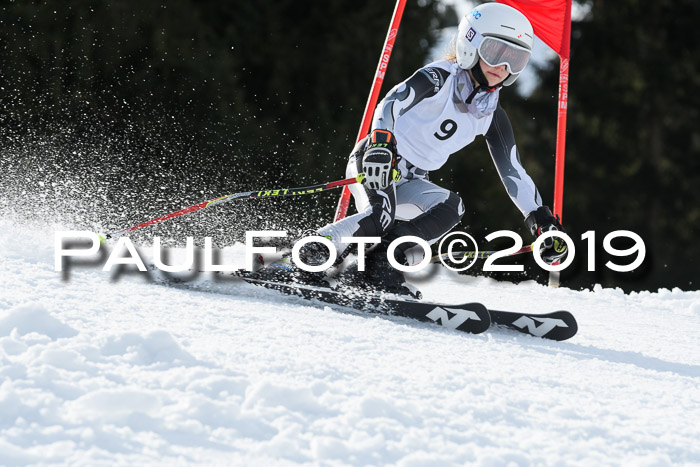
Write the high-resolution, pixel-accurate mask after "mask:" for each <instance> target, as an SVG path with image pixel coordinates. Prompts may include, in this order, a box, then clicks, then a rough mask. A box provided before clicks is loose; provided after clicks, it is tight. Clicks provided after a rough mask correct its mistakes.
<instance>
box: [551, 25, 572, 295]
mask: <svg viewBox="0 0 700 467" xmlns="http://www.w3.org/2000/svg"><path fill="white" fill-rule="evenodd" d="M570 17H571V14H570V13H569V18H570ZM570 38H571V23H570V22H569V23H568V29H567V30H566V31H565V34H564V37H563V39H562V46H561V52H560V53H559V60H560V63H559V111H558V114H557V153H556V160H555V163H554V215H555V216H558V217H559V221H560V222H562V219H563V210H564V159H565V156H566V112H567V109H568V101H569V63H570V60H569V48H570V41H571V39H570ZM562 223H563V222H562ZM548 282H549V286H550V287H559V285H560V284H561V272H560V271H552V272H550V273H549V281H548Z"/></svg>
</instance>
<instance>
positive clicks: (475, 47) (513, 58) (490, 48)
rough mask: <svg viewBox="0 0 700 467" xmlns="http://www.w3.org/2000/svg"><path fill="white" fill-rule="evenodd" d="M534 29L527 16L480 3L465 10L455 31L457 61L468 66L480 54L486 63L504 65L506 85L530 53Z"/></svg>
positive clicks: (503, 7)
mask: <svg viewBox="0 0 700 467" xmlns="http://www.w3.org/2000/svg"><path fill="white" fill-rule="evenodd" d="M533 40H534V33H533V31H532V25H531V24H530V21H529V20H528V19H527V17H526V16H525V15H524V14H522V13H521V12H519V11H518V10H516V9H515V8H513V7H510V6H508V5H503V4H501V3H484V4H482V5H479V6H477V7H475V8H474V9H473V10H472V11H470V12H469V13H467V15H466V16H464V18H462V21H461V22H460V23H459V29H458V31H457V44H456V45H457V47H456V48H457V64H458V65H459V66H460V68H463V69H465V70H470V69H472V68H473V67H474V66H475V65H476V64H477V63H478V62H479V57H481V59H482V60H484V62H486V63H487V64H488V65H490V66H498V65H506V69H507V70H508V72H509V73H510V76H508V78H506V80H505V81H504V82H503V85H504V86H510V85H511V84H513V83H514V82H515V80H516V79H518V76H519V75H520V72H521V71H523V69H524V68H525V65H527V62H528V60H529V59H530V55H531V53H532V42H533Z"/></svg>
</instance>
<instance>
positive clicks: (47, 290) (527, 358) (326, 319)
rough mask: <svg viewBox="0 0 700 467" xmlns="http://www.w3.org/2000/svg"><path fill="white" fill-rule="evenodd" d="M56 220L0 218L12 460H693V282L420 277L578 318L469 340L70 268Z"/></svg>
mask: <svg viewBox="0 0 700 467" xmlns="http://www.w3.org/2000/svg"><path fill="white" fill-rule="evenodd" d="M53 235H54V229H53V228H49V227H45V226H44V227H41V226H40V227H36V226H34V227H32V226H20V225H17V224H13V223H11V222H9V221H7V220H0V284H2V285H1V286H0V287H2V289H1V292H0V464H2V465H17V464H22V465H24V464H34V463H38V464H48V463H62V464H63V463H69V464H76V463H81V464H91V465H92V464H106V463H109V464H133V463H140V464H143V463H148V464H155V463H157V464H184V463H198V464H227V465H228V464H246V465H252V464H256V465H259V464H263V465H264V464H270V465H280V464H282V465H290V464H297V463H298V464H321V465H343V464H352V465H363V464H375V465H380V464H381V465H384V464H395V465H401V466H414V465H415V466H417V465H435V464H445V465H451V464H459V465H463V464H475V465H482V466H500V465H508V464H510V465H530V464H535V465H536V464H546V465H550V464H567V465H597V464H624V465H644V466H647V465H670V464H697V463H700V444H699V443H698V442H697V440H698V439H700V425H698V423H697V420H698V419H700V389H699V388H700V352H699V351H698V350H699V349H700V292H699V291H682V290H680V289H673V290H660V291H658V292H642V293H633V294H625V293H623V292H622V291H621V290H618V289H603V288H601V287H600V286H596V287H593V288H592V289H591V290H584V291H574V290H569V289H566V288H561V289H551V288H548V287H545V286H542V285H538V284H536V283H532V282H530V283H521V284H519V285H515V284H509V283H502V282H496V281H493V280H489V279H483V278H470V277H465V276H457V275H455V274H453V273H451V272H449V271H444V270H442V271H439V272H438V273H437V275H435V276H431V277H430V278H429V279H426V280H419V279H420V278H419V277H414V281H416V285H418V286H419V287H420V288H421V289H422V290H423V292H424V293H425V295H426V299H431V300H439V301H441V302H445V303H458V302H463V301H481V302H483V303H484V304H486V305H487V306H489V307H492V308H496V309H506V310H507V309H525V308H527V309H533V310H534V309H537V310H540V311H542V312H546V311H554V310H556V309H568V310H570V311H572V312H573V313H574V314H575V316H576V318H577V320H578V322H579V334H578V335H577V336H576V337H574V338H573V339H571V340H569V341H565V342H552V341H546V340H542V339H538V338H534V337H530V336H524V335H520V334H515V333H513V332H510V331H506V330H499V329H496V330H491V331H489V332H487V333H485V334H482V335H477V336H474V335H467V334H463V333H460V332H456V331H451V330H448V329H444V328H441V327H439V326H434V325H430V324H424V323H416V322H412V321H409V320H405V319H400V318H381V317H376V316H368V315H364V314H361V313H352V312H343V311H338V310H333V309H331V308H328V307H327V306H324V305H322V304H314V303H308V302H304V301H302V300H301V299H298V298H290V297H285V296H282V295H279V294H277V293H276V292H274V291H270V290H263V289H257V288H255V287H252V286H249V285H247V284H241V283H239V282H238V281H235V280H231V281H224V282H221V281H218V282H217V281H214V280H212V279H210V278H209V277H207V276H204V275H203V276H197V277H196V278H195V280H193V281H192V282H191V283H190V285H191V286H192V287H196V288H197V289H196V290H193V289H191V288H173V287H165V286H162V285H158V284H154V283H152V281H149V279H148V277H147V276H146V275H144V274H143V273H132V272H123V273H122V274H119V275H116V276H115V275H113V274H110V273H105V272H101V271H100V268H99V267H97V266H95V265H76V266H74V267H72V268H71V269H70V271H69V273H68V274H67V278H65V277H64V275H63V274H62V273H60V272H55V271H54V270H53V267H54V258H53V254H54V252H53ZM242 251H243V250H242V247H241V246H240V245H236V246H232V247H231V248H228V249H227V250H226V251H225V256H226V257H230V258H234V259H235V260H236V261H239V262H240V264H242V263H243V256H242ZM173 262H174V261H173Z"/></svg>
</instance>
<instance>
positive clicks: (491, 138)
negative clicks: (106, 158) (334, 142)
mask: <svg viewBox="0 0 700 467" xmlns="http://www.w3.org/2000/svg"><path fill="white" fill-rule="evenodd" d="M533 37H534V36H533V30H532V26H531V25H530V22H529V21H528V19H527V18H526V17H525V15H523V14H522V13H520V12H519V11H518V10H516V9H514V8H512V7H510V6H506V5H503V4H499V3H488V4H482V5H479V6H477V7H475V8H474V9H473V10H472V11H471V12H469V13H468V14H467V15H466V16H465V17H464V18H463V19H462V21H461V22H460V24H459V28H458V32H457V36H456V38H455V41H453V44H454V48H453V53H452V54H450V55H449V56H447V57H445V59H444V60H441V61H437V62H434V63H431V64H429V65H426V66H425V67H423V68H421V69H419V70H418V71H416V73H414V74H413V75H412V76H411V77H410V78H408V79H407V80H406V81H404V82H402V83H400V84H398V85H397V86H396V87H394V88H393V89H392V90H391V91H389V93H388V94H387V96H386V97H385V98H384V99H383V100H382V101H381V102H380V103H379V105H378V106H377V108H376V110H375V113H374V119H373V122H372V128H371V131H370V134H369V135H368V136H367V137H366V138H365V139H363V140H361V141H360V142H359V143H358V144H357V145H356V146H355V148H354V149H353V151H352V154H351V155H350V159H349V162H348V165H347V169H346V172H347V176H348V177H354V176H356V175H357V174H358V173H360V172H363V173H364V175H365V179H364V183H363V184H362V185H352V186H351V192H352V195H353V198H354V201H355V204H356V207H357V210H358V213H357V214H355V215H352V216H349V217H346V218H344V219H342V220H340V221H338V222H335V223H332V224H329V225H326V226H325V227H323V228H321V229H319V230H318V232H317V235H319V236H322V237H326V238H328V239H329V240H330V241H331V242H332V243H333V245H334V246H335V248H336V251H337V252H338V258H340V259H342V258H343V257H345V256H346V255H347V254H348V252H349V251H350V250H351V248H349V245H350V244H348V243H344V242H342V241H341V238H342V237H357V236H364V237H381V238H382V241H381V244H380V245H378V246H377V247H375V248H374V249H373V250H370V251H369V252H368V253H367V256H366V261H365V268H366V270H365V272H364V274H362V273H360V272H359V271H357V267H356V266H354V267H351V268H349V270H348V271H346V273H344V274H343V277H346V278H347V277H352V278H353V281H354V282H356V283H359V285H360V286H365V287H370V288H371V289H372V290H381V291H386V292H393V293H411V294H413V293H412V291H411V290H410V289H407V284H405V282H404V277H403V274H402V273H401V272H400V271H398V270H397V269H395V268H393V267H392V266H391V265H390V264H389V261H388V258H387V246H388V245H389V244H390V243H391V242H392V241H393V240H394V239H396V238H398V237H403V236H408V235H411V236H417V237H419V238H421V239H424V240H426V241H427V242H428V243H429V244H433V243H435V242H436V241H438V240H439V239H440V238H441V237H442V236H443V235H445V234H446V233H448V232H449V231H450V230H452V229H453V228H454V227H455V226H456V225H457V224H458V223H459V222H460V219H461V218H462V215H463V214H464V205H463V203H462V200H461V198H460V197H459V195H457V194H456V193H453V192H451V191H449V190H447V189H445V188H441V187H439V186H438V185H436V184H434V183H432V182H431V181H430V180H429V172H430V171H432V170H437V169H439V168H440V167H441V166H442V165H443V164H444V163H445V162H446V161H447V159H448V157H449V156H450V155H451V154H453V153H455V152H457V151H459V150H460V149H462V148H464V147H465V146H467V145H469V144H470V143H471V142H472V141H474V139H475V137H476V136H477V135H484V136H485V137H486V141H487V143H488V148H489V151H490V153H491V157H492V159H493V162H494V164H495V166H496V169H497V170H498V173H499V175H500V177H501V180H502V181H503V184H504V185H505V188H506V191H507V193H508V195H509V196H510V198H511V200H512V201H513V203H515V205H516V206H517V207H518V209H520V211H521V212H522V214H523V216H524V217H525V224H526V225H527V227H528V228H529V229H530V231H531V232H532V233H533V234H534V235H540V234H541V233H543V232H546V231H549V230H563V229H562V226H561V224H560V222H559V220H558V219H557V218H555V217H554V216H553V215H552V213H551V211H550V210H549V208H548V207H546V206H543V205H542V198H541V196H540V194H539V192H538V190H537V188H536V186H535V184H534V182H533V181H532V179H531V178H530V176H529V175H528V174H527V172H526V171H525V169H524V168H523V166H522V164H521V162H520V156H519V154H518V150H517V148H516V144H515V138H514V135H513V130H512V127H511V124H510V121H509V119H508V116H507V115H506V112H505V110H503V108H502V107H501V106H500V105H499V95H500V92H501V90H502V88H503V86H510V85H512V84H513V83H514V82H515V80H517V79H518V76H519V75H520V73H521V72H522V71H523V69H524V68H525V66H526V64H527V62H528V60H529V58H530V54H531V52H532V43H533ZM395 220H399V221H404V222H395ZM540 254H541V256H542V259H543V260H544V261H546V262H547V263H549V264H551V263H553V262H555V261H558V260H562V259H563V258H565V256H566V254H567V248H566V245H565V243H563V242H558V241H557V239H556V238H554V240H553V239H552V238H549V239H547V240H546V241H545V242H544V243H543V245H542V249H541V251H540ZM423 255H424V252H423V249H422V248H421V247H420V246H418V245H416V244H415V243H403V244H401V245H400V246H399V247H398V248H397V249H396V250H395V259H396V261H397V262H399V263H401V264H405V265H411V264H417V263H419V262H420V261H421V260H422V259H423ZM300 256H301V258H302V259H303V261H304V262H305V263H306V264H310V265H317V264H323V263H325V262H326V260H327V259H328V251H327V249H326V247H324V246H322V245H321V244H320V243H309V244H307V245H305V246H304V248H302V250H301V252H300ZM285 267H286V268H291V269H293V270H294V274H292V276H294V280H299V281H308V280H309V273H306V272H302V271H301V270H299V269H298V268H295V267H294V266H292V265H291V263H289V262H288V266H285ZM263 271H264V270H263ZM265 274H269V273H265ZM272 274H276V273H275V272H272ZM311 276H313V274H311Z"/></svg>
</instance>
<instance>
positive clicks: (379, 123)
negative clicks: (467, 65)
mask: <svg viewBox="0 0 700 467" xmlns="http://www.w3.org/2000/svg"><path fill="white" fill-rule="evenodd" d="M449 74H450V72H449V71H447V70H444V69H442V68H438V67H425V68H421V69H420V70H418V71H416V72H415V73H414V74H413V76H411V77H410V78H408V79H407V80H406V81H404V82H402V83H399V84H398V85H397V86H396V87H394V89H392V90H391V91H389V94H387V96H386V97H385V98H384V99H383V100H382V101H381V102H380V103H379V105H377V108H376V110H375V111H374V120H373V121H372V130H388V131H391V132H393V131H394V123H395V122H396V119H397V118H399V117H400V116H401V115H403V114H405V113H406V112H408V111H409V110H411V108H412V107H414V106H415V105H416V104H417V103H419V102H420V101H421V100H423V99H426V98H429V97H431V96H434V95H435V94H437V93H438V91H440V88H442V86H443V85H444V84H445V80H446V79H447V77H448V76H449Z"/></svg>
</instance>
